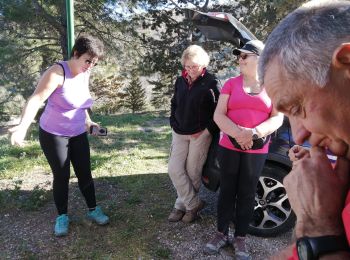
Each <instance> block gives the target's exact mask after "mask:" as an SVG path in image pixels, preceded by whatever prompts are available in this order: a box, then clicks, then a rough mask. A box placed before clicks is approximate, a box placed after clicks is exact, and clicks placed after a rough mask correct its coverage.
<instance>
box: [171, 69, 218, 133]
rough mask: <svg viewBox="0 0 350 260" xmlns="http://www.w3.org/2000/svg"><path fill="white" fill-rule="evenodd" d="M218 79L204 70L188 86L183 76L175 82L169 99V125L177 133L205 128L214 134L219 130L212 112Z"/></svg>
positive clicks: (215, 101) (216, 98)
mask: <svg viewBox="0 0 350 260" xmlns="http://www.w3.org/2000/svg"><path fill="white" fill-rule="evenodd" d="M219 94H220V92H219V89H218V81H217V79H216V78H215V76H214V75H212V74H210V73H208V72H207V71H205V73H204V74H203V75H201V76H199V77H198V78H197V79H196V80H195V81H194V82H193V83H192V85H191V87H189V83H188V82H187V80H186V78H185V77H184V76H181V77H178V78H177V79H176V82H175V92H174V95H173V97H172V99H171V115H170V126H171V127H172V129H173V130H174V131H175V132H176V133H177V134H182V135H191V134H195V133H198V132H200V131H203V130H205V129H206V128H207V129H208V130H209V132H210V133H211V134H212V135H214V134H215V133H218V132H219V128H218V126H217V125H216V124H215V122H214V120H213V114H214V111H215V108H216V104H217V101H218V98H219Z"/></svg>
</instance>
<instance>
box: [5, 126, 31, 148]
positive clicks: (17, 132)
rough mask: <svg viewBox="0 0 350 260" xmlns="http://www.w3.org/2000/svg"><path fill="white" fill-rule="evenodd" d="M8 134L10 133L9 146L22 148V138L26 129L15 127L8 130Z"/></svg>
mask: <svg viewBox="0 0 350 260" xmlns="http://www.w3.org/2000/svg"><path fill="white" fill-rule="evenodd" d="M9 132H10V133H11V138H10V140H11V145H18V146H23V145H24V144H25V142H24V138H25V137H26V134H27V128H25V127H23V126H22V125H16V126H14V127H12V128H10V129H9Z"/></svg>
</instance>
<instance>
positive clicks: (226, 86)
mask: <svg viewBox="0 0 350 260" xmlns="http://www.w3.org/2000/svg"><path fill="white" fill-rule="evenodd" d="M232 86H233V79H229V80H227V81H226V82H225V84H224V86H223V87H222V89H221V94H228V95H230V94H231V89H232Z"/></svg>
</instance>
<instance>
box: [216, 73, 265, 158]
mask: <svg viewBox="0 0 350 260" xmlns="http://www.w3.org/2000/svg"><path fill="white" fill-rule="evenodd" d="M221 94H223V95H225V94H226V95H229V96H230V97H229V99H228V103H227V114H226V115H227V117H228V118H230V119H231V120H232V122H234V123H235V124H237V125H240V126H244V127H248V128H254V127H256V126H257V125H259V124H261V123H262V122H264V121H266V120H267V119H268V118H269V117H270V114H271V111H272V103H271V99H270V98H269V97H268V95H267V94H266V91H265V89H263V90H262V91H261V92H260V93H259V94H258V95H249V94H247V93H246V92H245V91H244V89H243V77H242V76H238V77H235V78H231V79H229V80H228V81H226V83H225V85H224V86H223V88H222V90H221ZM219 144H220V145H221V146H223V147H225V148H227V149H230V150H235V151H240V152H245V153H268V148H269V144H268V143H267V144H266V145H265V146H264V147H263V148H262V149H258V150H245V151H242V150H240V149H237V148H235V147H234V146H233V144H232V143H231V141H230V139H229V138H228V136H227V134H225V133H223V132H221V136H220V141H219Z"/></svg>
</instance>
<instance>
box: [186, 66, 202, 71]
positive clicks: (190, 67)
mask: <svg viewBox="0 0 350 260" xmlns="http://www.w3.org/2000/svg"><path fill="white" fill-rule="evenodd" d="M184 67H185V70H194V69H198V68H199V65H192V66H188V65H185V66H184Z"/></svg>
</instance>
